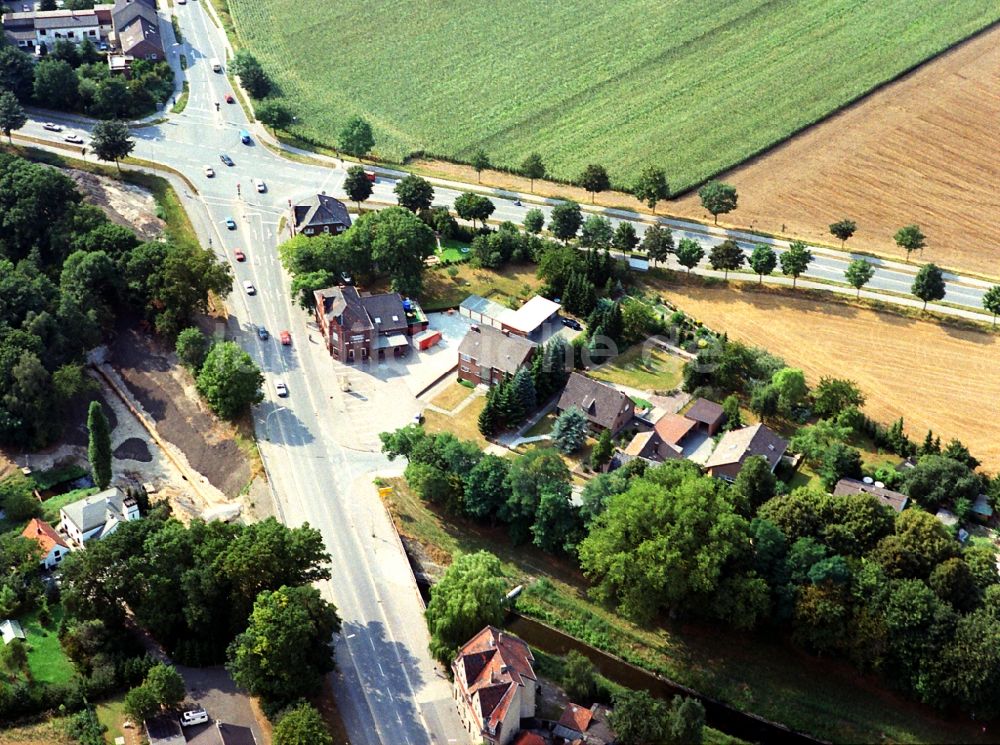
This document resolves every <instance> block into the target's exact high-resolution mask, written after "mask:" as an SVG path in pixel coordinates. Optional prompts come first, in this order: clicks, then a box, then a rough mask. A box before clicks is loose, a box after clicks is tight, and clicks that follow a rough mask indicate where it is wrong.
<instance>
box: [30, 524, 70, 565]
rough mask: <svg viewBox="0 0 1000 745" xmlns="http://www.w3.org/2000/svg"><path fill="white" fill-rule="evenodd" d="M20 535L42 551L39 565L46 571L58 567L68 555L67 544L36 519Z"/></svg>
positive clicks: (49, 527)
mask: <svg viewBox="0 0 1000 745" xmlns="http://www.w3.org/2000/svg"><path fill="white" fill-rule="evenodd" d="M21 535H22V536H24V537H25V538H27V539H28V540H29V541H34V542H35V543H37V544H38V546H39V548H41V549H42V559H41V563H42V566H44V567H45V568H46V569H51V568H52V567H54V566H58V565H59V563H60V562H61V561H62V560H63V557H64V556H65V555H66V554H68V553H69V544H68V543H66V541H64V540H63V538H62V536H60V535H59V534H58V533H57V532H56V529H55V528H53V527H52V526H51V525H49V524H48V523H47V522H45V521H44V520H39V519H38V518H37V517H35V518H32V519H31V522H29V523H28V525H27V526H26V527H25V529H24V530H22V531H21Z"/></svg>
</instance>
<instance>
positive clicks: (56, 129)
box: [42, 122, 63, 132]
mask: <svg viewBox="0 0 1000 745" xmlns="http://www.w3.org/2000/svg"><path fill="white" fill-rule="evenodd" d="M42 129H47V130H48V131H49V132H62V129H63V128H62V127H60V126H59V125H58V124H55V123H53V122H45V124H43V125H42Z"/></svg>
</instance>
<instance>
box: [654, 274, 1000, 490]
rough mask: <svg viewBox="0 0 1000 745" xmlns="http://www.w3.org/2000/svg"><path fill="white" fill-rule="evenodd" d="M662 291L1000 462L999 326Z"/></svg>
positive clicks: (878, 410)
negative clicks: (972, 327) (995, 330)
mask: <svg viewBox="0 0 1000 745" xmlns="http://www.w3.org/2000/svg"><path fill="white" fill-rule="evenodd" d="M664 294H665V295H666V296H667V297H668V298H669V299H670V300H672V301H673V302H675V303H676V304H677V305H678V306H679V307H680V308H682V309H683V310H684V311H685V312H687V313H688V314H690V315H692V316H693V317H695V318H697V319H698V320H700V321H703V322H704V323H705V324H707V325H708V326H709V327H710V328H713V329H716V330H718V331H728V332H729V336H730V337H731V338H734V339H740V340H742V341H746V342H749V343H752V344H755V345H758V346H761V347H764V348H766V349H768V350H770V351H772V352H774V353H775V354H778V355H780V356H782V357H784V358H785V360H786V361H787V362H788V363H789V364H790V365H793V366H795V367H799V368H802V369H803V370H804V371H805V373H806V376H807V377H808V378H809V380H810V383H815V382H816V381H817V380H818V379H819V377H820V376H821V375H831V376H836V377H845V378H851V379H852V380H855V381H856V382H857V383H858V385H859V386H861V389H862V390H863V391H864V392H865V394H866V395H867V396H868V402H867V404H866V406H865V410H866V411H867V412H868V414H869V415H871V416H872V417H873V418H875V419H877V420H879V421H883V422H889V421H892V420H894V419H896V418H898V417H900V416H903V417H904V419H905V422H906V428H907V431H908V433H909V435H910V436H911V437H912V438H914V439H916V440H918V441H919V440H922V439H923V436H924V434H925V433H926V432H927V430H928V429H933V430H934V431H935V432H936V433H938V434H940V435H941V439H942V440H943V441H945V442H947V441H948V439H950V438H952V437H957V438H959V439H960V440H962V442H964V443H965V444H966V445H968V446H969V449H970V450H971V451H972V452H973V454H974V455H975V456H976V457H977V458H979V459H980V460H981V461H982V462H983V466H984V468H985V469H986V470H987V471H991V472H997V471H1000V441H998V440H997V438H996V427H995V424H994V422H995V420H996V418H997V415H998V413H1000V404H998V402H1000V376H998V375H997V374H996V370H997V369H998V367H1000V336H997V335H991V334H985V333H980V332H976V331H966V330H960V329H956V328H952V327H947V326H940V325H938V324H935V323H928V322H924V321H916V320H913V319H910V318H903V317H900V316H896V315H891V314H886V313H877V312H875V311H870V310H864V309H861V308H855V307H851V306H848V305H841V304H838V303H819V302H816V301H813V300H810V299H808V298H798V297H794V296H785V295H775V294H761V293H756V292H752V291H748V292H744V291H739V290H733V289H724V288H723V289H705V288H697V287H669V288H667V289H666V290H665V292H664Z"/></svg>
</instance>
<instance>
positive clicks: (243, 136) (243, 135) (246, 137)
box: [240, 129, 253, 145]
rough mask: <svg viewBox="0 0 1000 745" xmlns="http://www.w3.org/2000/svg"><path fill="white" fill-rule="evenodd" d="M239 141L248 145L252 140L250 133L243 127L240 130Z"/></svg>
mask: <svg viewBox="0 0 1000 745" xmlns="http://www.w3.org/2000/svg"><path fill="white" fill-rule="evenodd" d="M240 142H242V143H243V144H244V145H249V144H250V143H251V142H253V140H251V139H250V133H249V132H247V131H246V130H245V129H241V130H240Z"/></svg>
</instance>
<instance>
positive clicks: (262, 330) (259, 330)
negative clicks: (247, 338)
mask: <svg viewBox="0 0 1000 745" xmlns="http://www.w3.org/2000/svg"><path fill="white" fill-rule="evenodd" d="M257 336H258V337H260V340H261V341H267V340H268V339H270V338H271V335H270V334H269V333H267V329H266V328H264V327H263V326H258V327H257Z"/></svg>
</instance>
